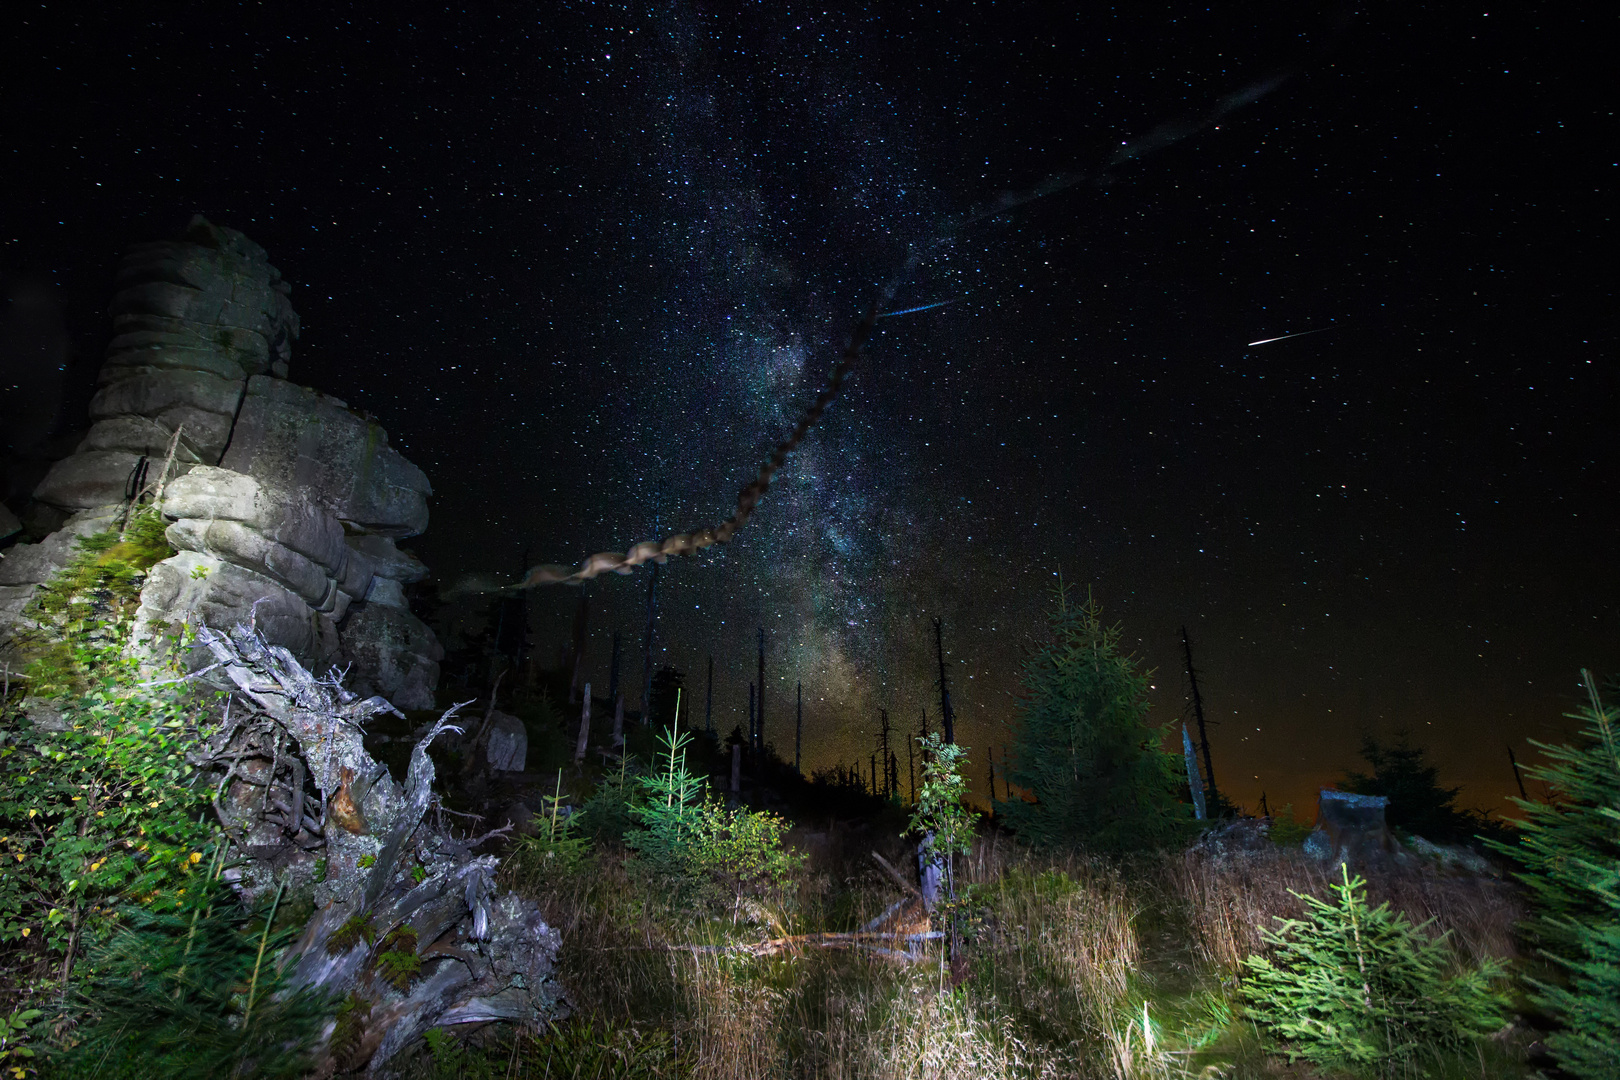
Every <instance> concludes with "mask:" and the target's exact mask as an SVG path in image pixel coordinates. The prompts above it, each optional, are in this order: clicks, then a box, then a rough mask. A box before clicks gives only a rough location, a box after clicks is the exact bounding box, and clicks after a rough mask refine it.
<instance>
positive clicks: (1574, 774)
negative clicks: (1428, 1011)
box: [1497, 671, 1620, 1080]
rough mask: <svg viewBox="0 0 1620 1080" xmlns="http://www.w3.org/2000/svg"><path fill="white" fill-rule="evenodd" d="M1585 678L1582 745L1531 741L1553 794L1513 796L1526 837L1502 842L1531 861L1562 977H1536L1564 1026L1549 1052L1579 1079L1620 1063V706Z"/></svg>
mask: <svg viewBox="0 0 1620 1080" xmlns="http://www.w3.org/2000/svg"><path fill="white" fill-rule="evenodd" d="M1581 674H1582V676H1583V677H1584V678H1585V680H1586V687H1587V693H1588V695H1589V698H1590V702H1589V704H1588V706H1587V707H1586V708H1583V709H1581V710H1580V711H1578V712H1575V713H1571V714H1569V715H1570V718H1571V719H1575V720H1580V721H1582V724H1583V726H1582V730H1581V733H1580V736H1579V741H1578V742H1577V743H1576V744H1575V745H1563V746H1546V745H1543V744H1541V743H1537V742H1534V741H1533V740H1532V745H1534V746H1536V747H1537V748H1539V749H1540V750H1542V751H1543V752H1544V753H1545V754H1546V755H1547V758H1548V764H1546V765H1542V766H1537V767H1534V768H1531V769H1527V770H1526V771H1527V772H1528V773H1529V774H1530V775H1531V776H1533V777H1536V778H1537V779H1540V780H1542V781H1545V782H1546V784H1547V786H1548V787H1549V788H1550V789H1551V792H1552V798H1550V799H1549V800H1548V801H1547V802H1530V801H1528V800H1525V799H1516V800H1514V801H1515V802H1517V803H1518V805H1519V807H1520V808H1521V809H1522V810H1523V811H1524V812H1525V820H1524V821H1523V822H1521V823H1520V838H1519V843H1518V844H1517V845H1514V846H1513V847H1507V846H1503V845H1497V847H1498V849H1499V850H1502V851H1504V852H1506V853H1508V854H1511V855H1513V856H1515V857H1516V858H1517V859H1518V860H1519V862H1520V863H1521V864H1522V865H1523V866H1524V872H1523V873H1521V874H1520V875H1519V878H1520V880H1521V881H1523V882H1524V884H1525V886H1526V887H1527V888H1528V889H1529V891H1530V895H1531V902H1532V904H1533V905H1534V907H1535V909H1536V914H1535V918H1534V919H1532V920H1531V921H1530V922H1529V924H1528V927H1527V928H1528V929H1529V930H1530V932H1531V933H1532V934H1533V935H1534V937H1535V938H1536V940H1537V942H1538V944H1539V945H1540V946H1541V949H1542V953H1543V955H1545V956H1548V957H1549V958H1551V959H1552V960H1553V961H1555V962H1556V963H1557V965H1558V967H1559V969H1560V974H1561V975H1562V978H1560V979H1559V980H1558V981H1556V982H1540V981H1534V982H1533V985H1534V986H1535V993H1534V994H1533V995H1532V997H1533V999H1534V1000H1535V1002H1536V1004H1538V1005H1540V1006H1541V1007H1542V1008H1544V1009H1546V1010H1548V1012H1550V1013H1551V1014H1552V1015H1553V1016H1554V1017H1555V1018H1557V1019H1558V1020H1559V1021H1560V1023H1561V1024H1562V1025H1563V1030H1561V1031H1559V1032H1557V1033H1555V1034H1553V1035H1552V1036H1550V1037H1549V1038H1548V1039H1547V1046H1548V1049H1550V1050H1551V1051H1552V1053H1553V1056H1554V1057H1556V1058H1557V1059H1558V1062H1559V1064H1560V1065H1562V1066H1563V1068H1564V1069H1565V1070H1566V1071H1567V1072H1568V1073H1569V1074H1570V1075H1572V1076H1578V1077H1582V1078H1591V1080H1595V1078H1597V1077H1612V1076H1614V1075H1615V1072H1614V1070H1615V1067H1616V1066H1615V1063H1616V1062H1617V1061H1620V708H1616V707H1615V706H1613V705H1610V704H1606V703H1605V702H1604V701H1603V699H1602V697H1601V696H1600V695H1599V694H1598V691H1597V687H1596V686H1595V685H1594V684H1593V682H1592V676H1591V674H1590V673H1589V672H1585V671H1583V672H1581Z"/></svg>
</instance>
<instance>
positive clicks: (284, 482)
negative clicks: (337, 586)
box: [220, 375, 433, 538]
mask: <svg viewBox="0 0 1620 1080" xmlns="http://www.w3.org/2000/svg"><path fill="white" fill-rule="evenodd" d="M220 464H221V465H223V466H224V467H226V468H229V469H235V470H237V471H238V472H245V473H248V474H250V475H252V476H255V477H257V478H258V479H259V480H260V481H262V482H264V483H267V484H271V485H273V486H276V487H280V488H283V489H286V490H299V491H303V492H307V493H308V495H309V497H310V498H311V499H313V500H314V501H315V502H317V503H319V504H320V505H322V506H323V507H324V508H325V509H327V510H328V511H329V512H330V513H332V514H333V515H334V516H336V517H337V518H338V519H339V520H340V521H343V522H346V523H348V524H349V525H351V526H352V527H353V528H354V530H355V531H358V532H373V533H379V534H381V535H384V536H390V537H395V538H398V537H404V536H414V535H416V534H417V533H420V532H422V531H423V530H424V529H426V528H427V521H428V511H427V496H428V495H429V494H431V492H432V490H433V489H432V485H430V484H429V483H428V480H427V477H426V476H425V475H424V474H423V473H422V470H420V469H418V468H417V467H416V466H415V465H412V464H411V463H410V462H409V461H406V460H405V458H404V457H403V456H401V455H400V454H399V452H398V451H396V450H394V449H392V448H391V447H389V445H388V435H387V433H386V432H385V431H384V430H383V429H382V427H381V425H379V424H377V423H376V422H375V421H373V420H370V419H369V418H367V417H363V416H360V415H358V414H356V413H353V412H351V411H349V409H348V408H347V406H345V405H344V404H343V403H342V402H341V401H339V400H338V399H336V398H331V397H328V396H326V395H325V394H321V393H319V392H317V391H315V390H310V389H307V388H305V387H301V386H294V385H293V384H291V383H288V382H285V381H284V380H281V379H272V378H268V377H266V376H263V375H257V376H254V377H253V378H252V379H250V380H248V390H247V396H246V398H245V399H244V400H243V402H242V409H241V412H240V413H239V414H238V417H237V422H236V429H235V433H234V434H233V436H232V438H231V446H230V450H229V451H228V452H227V453H226V454H225V456H224V458H223V459H221V461H220Z"/></svg>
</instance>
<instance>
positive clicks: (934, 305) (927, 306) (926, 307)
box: [878, 296, 962, 319]
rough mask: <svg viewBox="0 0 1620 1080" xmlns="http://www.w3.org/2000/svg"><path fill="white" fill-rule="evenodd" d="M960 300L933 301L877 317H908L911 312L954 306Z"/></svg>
mask: <svg viewBox="0 0 1620 1080" xmlns="http://www.w3.org/2000/svg"><path fill="white" fill-rule="evenodd" d="M960 299H962V298H961V297H960V296H957V297H953V298H951V299H950V300H935V301H934V302H933V303H932V304H923V305H922V306H921V307H908V308H904V309H902V310H900V311H885V312H883V313H882V314H881V315H879V316H878V318H880V319H887V318H889V317H890V316H893V315H910V314H912V313H913V312H917V311H928V310H930V309H932V308H937V307H944V306H945V305H946V304H954V303H956V302H957V301H958V300H960Z"/></svg>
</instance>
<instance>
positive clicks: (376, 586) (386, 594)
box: [362, 574, 410, 609]
mask: <svg viewBox="0 0 1620 1080" xmlns="http://www.w3.org/2000/svg"><path fill="white" fill-rule="evenodd" d="M362 599H364V600H365V602H366V603H368V604H381V605H383V606H384V607H397V608H406V609H409V608H410V603H409V602H408V601H407V600H406V599H405V586H403V585H401V584H400V583H399V582H398V581H396V580H395V579H394V578H386V577H383V576H382V575H381V574H378V575H376V576H375V577H373V578H372V579H371V587H370V588H369V589H367V590H366V595H365V596H364V597H363V598H362Z"/></svg>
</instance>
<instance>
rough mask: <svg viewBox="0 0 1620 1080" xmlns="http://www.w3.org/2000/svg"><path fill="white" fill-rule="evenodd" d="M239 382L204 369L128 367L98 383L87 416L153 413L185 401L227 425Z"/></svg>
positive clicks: (240, 386) (239, 392)
mask: <svg viewBox="0 0 1620 1080" xmlns="http://www.w3.org/2000/svg"><path fill="white" fill-rule="evenodd" d="M242 390H243V384H242V383H241V382H240V381H238V380H235V379H222V378H220V377H219V376H218V375H211V374H209V373H208V372H205V371H182V370H177V369H160V368H139V369H132V370H131V372H130V374H129V376H128V377H127V378H123V379H119V380H117V381H116V382H110V383H107V384H106V385H104V386H102V388H101V389H100V390H98V391H97V392H96V396H95V397H93V398H91V399H90V419H92V420H102V419H105V418H106V417H109V416H156V415H157V414H159V413H161V412H163V411H164V410H166V409H172V408H174V407H175V406H177V405H187V406H190V407H191V408H193V409H200V410H202V411H204V412H211V413H218V414H219V415H221V416H223V417H225V420H226V426H227V429H228V428H229V424H230V418H231V417H232V416H234V415H236V407H237V404H238V403H239V402H240V401H241V400H242Z"/></svg>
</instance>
